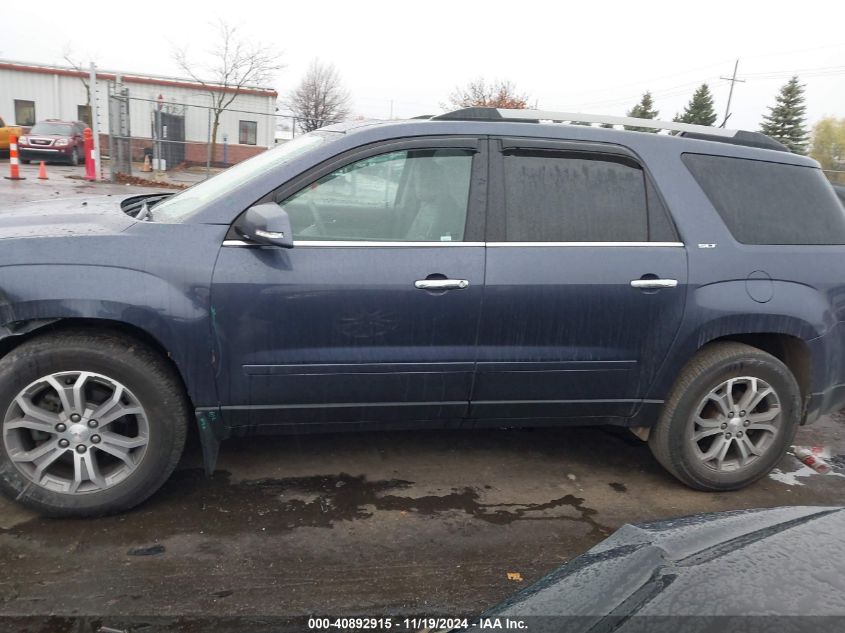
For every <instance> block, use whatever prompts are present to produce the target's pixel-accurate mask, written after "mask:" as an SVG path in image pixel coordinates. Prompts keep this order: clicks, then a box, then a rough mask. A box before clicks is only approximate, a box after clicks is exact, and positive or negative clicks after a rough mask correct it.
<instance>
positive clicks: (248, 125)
mask: <svg viewBox="0 0 845 633" xmlns="http://www.w3.org/2000/svg"><path fill="white" fill-rule="evenodd" d="M257 142H258V123H256V122H255V121H241V122H240V124H239V125H238V143H240V144H241V145H255V144H256V143H257Z"/></svg>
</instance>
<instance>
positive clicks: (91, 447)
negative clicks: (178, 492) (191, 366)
mask: <svg viewBox="0 0 845 633" xmlns="http://www.w3.org/2000/svg"><path fill="white" fill-rule="evenodd" d="M188 414H189V408H188V405H187V401H186V398H185V396H184V393H183V391H182V387H181V383H180V381H179V379H178V377H177V376H176V374H175V372H174V371H173V369H172V368H171V367H170V366H169V365H168V364H167V363H166V362H165V361H164V360H163V359H162V358H161V357H160V356H159V355H158V354H156V353H155V352H153V351H152V350H150V349H149V348H147V347H145V346H143V345H140V344H139V343H138V342H136V341H134V340H132V339H130V338H124V337H122V336H116V335H115V336H112V335H107V336H98V335H92V334H89V333H87V332H83V331H80V332H73V333H63V334H55V335H47V336H44V337H40V338H37V339H34V340H32V341H30V342H28V343H25V344H23V345H21V346H20V347H19V348H17V349H15V350H13V351H12V352H11V353H10V354H9V355H7V356H6V357H5V358H3V359H2V360H0V416H2V417H0V421H2V450H0V488H2V490H3V491H4V492H5V493H6V494H8V495H9V496H10V497H12V498H14V499H17V500H19V501H21V502H22V503H24V504H25V505H28V506H30V507H32V508H34V509H36V510H38V511H40V512H42V513H44V514H50V515H61V516H68V515H80V516H83V515H98V514H107V513H111V512H117V511H120V510H125V509H127V508H130V507H132V506H134V505H136V504H138V503H140V502H142V501H143V500H145V499H146V498H147V497H149V496H150V495H151V494H152V493H153V492H155V491H156V490H157V489H158V488H159V487H160V486H161V485H162V484H163V483H164V481H165V480H166V479H167V477H168V476H169V475H170V473H171V472H172V471H173V469H174V468H175V466H176V463H177V462H178V460H179V457H180V455H181V453H182V448H183V446H184V442H185V434H186V431H187V421H188Z"/></svg>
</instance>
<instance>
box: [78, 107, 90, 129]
mask: <svg viewBox="0 0 845 633" xmlns="http://www.w3.org/2000/svg"><path fill="white" fill-rule="evenodd" d="M76 120H77V121H82V122H83V123H85V124H86V125H87V126H88V127H91V106H89V105H85V104H80V105H78V106H76Z"/></svg>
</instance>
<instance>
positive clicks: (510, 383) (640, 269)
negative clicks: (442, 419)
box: [472, 139, 687, 420]
mask: <svg viewBox="0 0 845 633" xmlns="http://www.w3.org/2000/svg"><path fill="white" fill-rule="evenodd" d="M493 143H494V142H491V145H493ZM495 145H496V146H497V147H498V149H499V151H497V152H495V153H494V154H493V155H491V159H492V166H491V173H492V178H491V195H490V201H491V211H490V219H489V220H488V227H489V231H488V233H489V236H490V241H489V243H488V248H487V267H486V286H485V297H484V310H483V315H482V322H481V328H480V332H479V350H478V354H479V357H478V361H479V362H478V373H477V376H476V381H475V387H474V390H473V396H472V416H473V417H478V418H488V419H490V418H494V419H500V418H502V419H507V418H523V417H532V418H548V419H550V420H558V419H561V418H568V417H575V418H584V417H595V418H596V419H597V420H601V419H603V418H618V417H627V416H629V415H630V414H631V413H632V412H633V410H634V408H635V407H636V406H637V404H638V403H639V402H640V399H641V398H643V397H644V396H645V394H646V392H647V389H648V387H649V384H650V383H651V381H652V379H653V378H654V375H655V373H656V371H657V369H658V368H659V367H660V364H661V363H662V361H663V359H664V357H665V355H666V353H667V351H668V348H669V345H670V344H671V343H672V340H673V338H674V336H675V333H676V331H677V329H678V327H679V325H680V322H681V317H682V314H683V308H684V297H685V290H686V288H685V287H686V268H687V266H686V251H685V249H684V246H683V244H681V243H680V242H679V240H678V237H677V235H676V233H675V230H674V227H673V225H672V222H671V218H670V217H669V215H668V214H667V213H666V210H665V207H664V206H663V204H662V203H661V201H660V198H659V196H658V195H657V192H656V191H655V189H654V187H653V186H652V184H651V181H650V179H649V177H648V175H647V174H646V173H645V171H644V170H643V168H642V166H641V165H640V164H639V163H638V162H637V161H636V159H635V158H634V157H633V156H632V155H631V154H630V153H629V152H627V151H625V150H624V149H623V148H613V147H610V146H607V145H589V144H581V143H564V142H561V143H555V142H549V141H532V140H526V139H498V140H496V141H495Z"/></svg>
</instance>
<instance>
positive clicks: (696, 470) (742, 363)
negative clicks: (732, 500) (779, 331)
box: [649, 342, 801, 490]
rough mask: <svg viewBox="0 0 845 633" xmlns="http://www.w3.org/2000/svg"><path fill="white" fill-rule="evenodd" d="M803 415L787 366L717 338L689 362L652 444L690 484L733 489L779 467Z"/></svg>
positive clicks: (664, 461) (668, 466)
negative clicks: (716, 341)
mask: <svg viewBox="0 0 845 633" xmlns="http://www.w3.org/2000/svg"><path fill="white" fill-rule="evenodd" d="M800 417H801V394H800V389H799V388H798V384H797V382H796V381H795V377H794V376H793V375H792V373H791V372H790V371H789V369H788V368H787V367H786V365H784V364H783V363H782V362H781V361H779V360H778V359H777V358H775V357H774V356H772V355H771V354H767V353H766V352H763V351H761V350H759V349H757V348H754V347H751V346H749V345H744V344H741V343H730V342H726V343H716V344H713V345H711V346H708V347H707V348H705V349H704V350H702V351H701V352H700V353H699V354H698V355H697V356H696V357H695V358H693V360H692V361H690V363H689V364H688V365H687V366H686V367H685V368H684V370H683V372H682V373H681V375H680V377H679V378H678V381H677V383H676V384H675V386H674V387H673V389H672V393H671V394H670V396H669V399H668V400H667V401H666V405H665V406H664V409H663V412H662V414H661V417H660V420H659V421H658V423H657V425H656V426H655V428H654V429H652V432H651V435H650V437H649V447H650V448H651V450H652V453H653V454H654V456H655V457H656V458H657V460H658V461H659V462H660V463H661V464H662V465H663V466H664V467H665V468H666V469H667V470H668V471H669V472H671V473H672V474H673V475H675V476H676V477H677V478H678V479H680V480H681V481H683V482H684V483H685V484H687V485H689V486H691V487H693V488H697V489H699V490H736V489H739V488H742V487H744V486H747V485H748V484H750V483H753V482H754V481H757V480H758V479H760V478H761V477H764V476H765V475H766V474H767V473H769V471H771V469H772V468H774V466H775V465H776V464H777V463H778V461H780V459H781V457H782V456H783V454H784V452H785V451H786V450H787V448H788V447H789V445H790V444H791V443H792V440H793V438H794V436H795V431H796V430H797V428H798V425H799V422H800Z"/></svg>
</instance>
